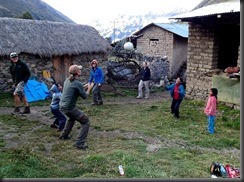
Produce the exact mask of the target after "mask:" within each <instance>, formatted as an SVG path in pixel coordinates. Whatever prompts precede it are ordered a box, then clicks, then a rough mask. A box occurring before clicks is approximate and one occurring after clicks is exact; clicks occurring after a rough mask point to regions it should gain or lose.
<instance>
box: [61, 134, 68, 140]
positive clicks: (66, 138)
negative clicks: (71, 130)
mask: <svg viewBox="0 0 244 182" xmlns="http://www.w3.org/2000/svg"><path fill="white" fill-rule="evenodd" d="M70 138H71V136H62V135H61V136H60V137H59V139H60V140H68V139H70Z"/></svg>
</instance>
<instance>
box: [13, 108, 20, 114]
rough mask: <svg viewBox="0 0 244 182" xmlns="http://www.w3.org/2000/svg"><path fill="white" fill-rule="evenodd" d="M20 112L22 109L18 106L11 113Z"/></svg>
mask: <svg viewBox="0 0 244 182" xmlns="http://www.w3.org/2000/svg"><path fill="white" fill-rule="evenodd" d="M19 113H20V110H19V107H16V108H15V109H14V111H13V112H11V114H13V115H14V114H19Z"/></svg>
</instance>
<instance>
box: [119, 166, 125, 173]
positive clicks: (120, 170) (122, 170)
mask: <svg viewBox="0 0 244 182" xmlns="http://www.w3.org/2000/svg"><path fill="white" fill-rule="evenodd" d="M119 174H120V175H121V176H124V174H125V173H124V169H123V166H122V165H119Z"/></svg>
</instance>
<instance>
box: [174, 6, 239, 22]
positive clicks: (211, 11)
mask: <svg viewBox="0 0 244 182" xmlns="http://www.w3.org/2000/svg"><path fill="white" fill-rule="evenodd" d="M240 6H241V5H240V2H226V3H218V4H212V5H209V6H204V7H202V8H199V9H196V10H193V11H189V12H187V13H183V14H180V15H177V16H173V17H170V19H183V18H195V17H202V16H210V15H216V14H224V13H233V12H240Z"/></svg>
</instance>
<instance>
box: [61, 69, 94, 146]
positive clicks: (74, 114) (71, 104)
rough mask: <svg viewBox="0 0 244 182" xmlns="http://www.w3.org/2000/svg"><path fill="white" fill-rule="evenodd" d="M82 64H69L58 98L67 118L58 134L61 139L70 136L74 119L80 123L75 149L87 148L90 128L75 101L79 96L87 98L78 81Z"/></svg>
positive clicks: (86, 118)
mask: <svg viewBox="0 0 244 182" xmlns="http://www.w3.org/2000/svg"><path fill="white" fill-rule="evenodd" d="M81 68H82V66H78V65H71V66H70V67H69V73H70V76H69V78H67V79H66V80H65V82H64V87H63V93H62V97H61V100H60V108H61V110H62V112H63V113H64V114H65V115H66V116H67V117H68V118H69V119H68V121H67V122H66V124H65V127H64V130H63V132H62V134H61V135H60V136H59V138H60V139H61V140H67V139H69V138H70V136H69V134H70V132H71V130H72V128H73V126H74V123H75V121H78V122H79V123H80V124H81V126H82V127H81V130H80V132H79V133H78V136H77V138H76V142H75V144H74V145H75V147H76V148H77V149H83V150H85V149H87V148H88V145H87V142H86V140H87V135H88V131H89V128H90V122H89V118H88V117H87V115H85V114H84V113H83V112H82V111H81V110H80V109H78V107H76V101H77V99H78V98H79V97H82V98H83V99H86V98H87V93H86V91H85V90H84V87H83V84H82V83H81V82H80V81H79V77H80V75H81Z"/></svg>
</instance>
